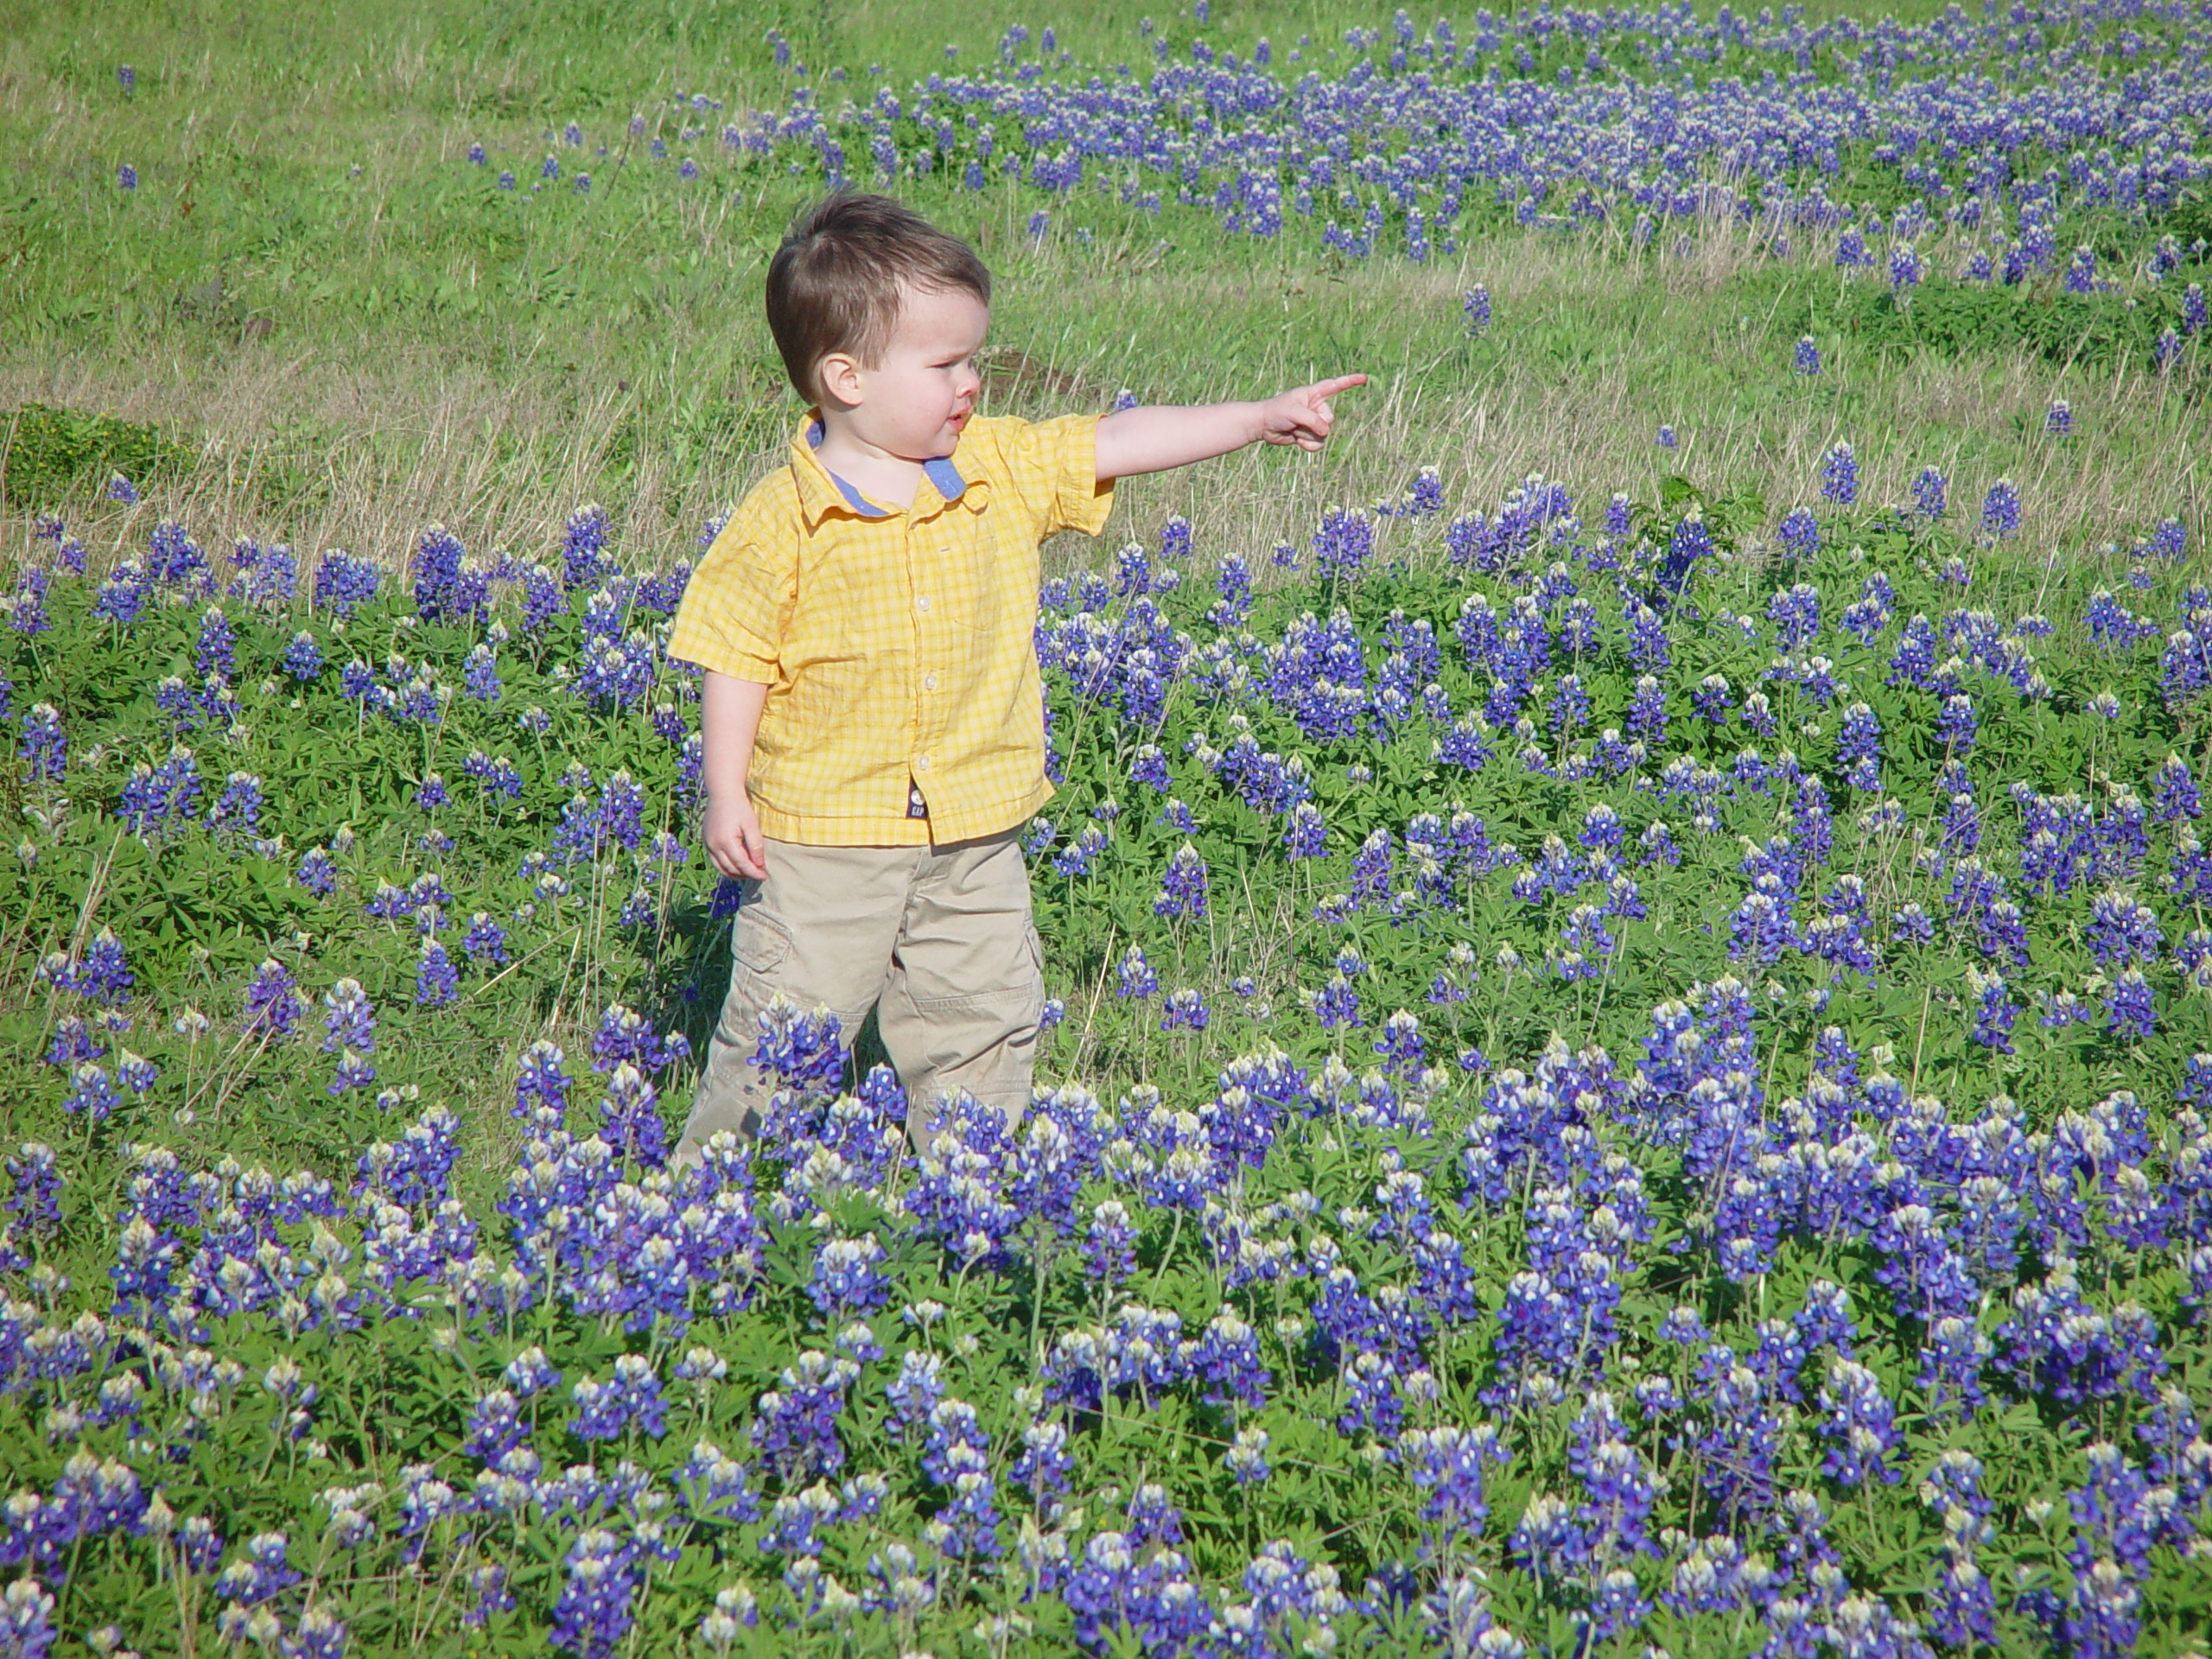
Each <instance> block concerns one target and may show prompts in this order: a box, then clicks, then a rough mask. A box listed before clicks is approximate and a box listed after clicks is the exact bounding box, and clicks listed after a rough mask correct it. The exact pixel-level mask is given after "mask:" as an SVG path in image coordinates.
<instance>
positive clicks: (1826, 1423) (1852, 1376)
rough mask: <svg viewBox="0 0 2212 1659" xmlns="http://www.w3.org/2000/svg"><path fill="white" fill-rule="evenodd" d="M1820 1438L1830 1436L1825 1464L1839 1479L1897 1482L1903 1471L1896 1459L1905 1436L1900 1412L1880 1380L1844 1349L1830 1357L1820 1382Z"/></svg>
mask: <svg viewBox="0 0 2212 1659" xmlns="http://www.w3.org/2000/svg"><path fill="white" fill-rule="evenodd" d="M1820 1406H1821V1412H1822V1414H1823V1416H1822V1420H1821V1438H1822V1439H1823V1440H1825V1441H1827V1451H1826V1452H1824V1453H1823V1455H1822V1459H1821V1468H1822V1470H1823V1471H1825V1472H1826V1473H1827V1475H1828V1477H1829V1478H1831V1479H1833V1480H1834V1481H1835V1482H1836V1483H1837V1484H1839V1485H1842V1486H1857V1485H1859V1484H1862V1483H1864V1482H1865V1481H1866V1480H1868V1479H1876V1480H1879V1481H1882V1482H1884V1483H1885V1484H1891V1485H1894V1484H1896V1483H1897V1480H1898V1478H1900V1473H1901V1471H1899V1470H1898V1469H1897V1466H1896V1465H1895V1463H1894V1461H1893V1459H1894V1458H1895V1457H1896V1454H1897V1450H1898V1448H1899V1447H1900V1446H1901V1445H1902V1444H1903V1442H1904V1436H1903V1435H1902V1434H1900V1433H1898V1432H1897V1412H1896V1408H1895V1407H1893V1406H1892V1405H1891V1402H1890V1401H1889V1399H1888V1397H1887V1396H1885V1395H1884V1394H1883V1392H1882V1385H1881V1381H1880V1379H1879V1378H1878V1377H1877V1376H1875V1375H1874V1373H1873V1372H1872V1371H1870V1370H1867V1369H1866V1367H1865V1366H1864V1365H1861V1364H1859V1363H1857V1362H1856V1361H1853V1360H1849V1359H1846V1358H1844V1357H1841V1356H1840V1355H1839V1356H1837V1357H1834V1358H1832V1359H1831V1360H1830V1361H1829V1362H1828V1376H1827V1382H1826V1383H1823V1384H1822V1385H1821V1395H1820Z"/></svg>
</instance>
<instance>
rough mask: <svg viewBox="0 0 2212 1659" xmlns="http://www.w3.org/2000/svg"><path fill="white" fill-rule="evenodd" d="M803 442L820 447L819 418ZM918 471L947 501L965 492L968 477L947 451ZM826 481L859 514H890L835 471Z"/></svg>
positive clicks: (825, 470)
mask: <svg viewBox="0 0 2212 1659" xmlns="http://www.w3.org/2000/svg"><path fill="white" fill-rule="evenodd" d="M806 444H807V448H810V449H819V448H821V447H822V423H821V422H820V421H818V420H817V421H815V422H813V423H811V424H810V425H809V426H808V427H807V429H806ZM822 470H823V471H824V472H825V473H827V472H829V468H828V467H823V469H822ZM922 471H923V472H924V473H925V474H927V475H928V477H929V480H930V482H931V484H933V485H935V486H937V493H938V494H939V495H941V496H943V497H944V499H945V500H946V501H947V502H953V501H957V500H958V499H960V498H961V497H962V496H963V495H965V494H966V493H968V480H966V479H964V478H963V477H961V476H960V473H959V469H958V468H957V467H954V466H953V464H952V457H951V456H950V455H932V456H931V458H930V459H929V460H927V461H924V462H923V463H922ZM829 481H830V482H831V483H832V484H835V485H836V486H837V491H838V493H839V494H841V495H842V496H843V497H844V498H845V505H848V506H849V507H850V508H852V510H853V511H854V512H857V513H858V514H860V516H861V518H891V517H893V514H894V512H895V509H893V508H891V507H883V506H878V505H876V504H875V503H874V502H873V501H871V500H869V499H868V498H867V497H866V496H864V495H862V494H861V493H860V492H859V491H858V490H856V489H855V488H854V487H853V486H851V485H850V484H849V483H847V482H846V481H845V480H843V479H842V478H840V477H838V476H837V474H835V473H829Z"/></svg>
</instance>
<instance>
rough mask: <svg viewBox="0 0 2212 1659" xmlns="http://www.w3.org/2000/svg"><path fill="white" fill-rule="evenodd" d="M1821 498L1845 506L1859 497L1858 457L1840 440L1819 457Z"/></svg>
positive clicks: (1849, 446) (1847, 444)
mask: <svg viewBox="0 0 2212 1659" xmlns="http://www.w3.org/2000/svg"><path fill="white" fill-rule="evenodd" d="M1821 499H1823V500H1827V501H1835V502H1840V503H1841V504H1842V505H1846V506H1848V505H1851V503H1853V502H1854V501H1856V500H1857V499H1859V459H1858V457H1857V456H1856V455H1854V454H1853V453H1852V448H1851V445H1850V444H1849V443H1847V442H1843V441H1841V440H1839V441H1838V442H1836V443H1834V445H1832V446H1831V447H1830V448H1829V449H1828V451H1827V454H1823V455H1822V456H1821Z"/></svg>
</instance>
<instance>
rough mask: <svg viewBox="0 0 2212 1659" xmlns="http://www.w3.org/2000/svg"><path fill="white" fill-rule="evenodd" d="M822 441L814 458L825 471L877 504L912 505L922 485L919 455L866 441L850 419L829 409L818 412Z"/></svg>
mask: <svg viewBox="0 0 2212 1659" xmlns="http://www.w3.org/2000/svg"><path fill="white" fill-rule="evenodd" d="M820 416H821V421H822V442H820V443H818V444H817V445H816V446H815V448H814V458H815V459H816V460H817V461H820V462H821V463H822V466H823V470H824V471H825V472H829V473H833V474H836V476H837V477H839V478H842V479H843V480H845V482H847V483H848V484H849V485H851V486H853V487H854V488H855V489H856V490H858V491H859V492H860V493H861V494H862V495H864V496H866V497H867V498H868V499H869V500H871V501H873V502H874V503H876V504H877V505H879V506H886V507H895V508H898V509H899V510H900V511H904V510H905V509H906V508H907V507H910V506H912V505H913V504H914V492H915V491H916V490H918V488H920V487H921V482H922V462H921V460H920V459H919V458H913V457H908V456H906V455H896V454H892V453H891V452H890V451H889V450H887V449H885V448H882V447H881V446H880V445H878V444H873V443H870V442H868V441H867V440H866V439H865V438H863V437H861V435H859V434H858V433H856V432H855V431H854V430H853V429H852V425H851V423H850V422H849V421H848V420H846V419H845V418H844V417H842V416H839V415H837V414H836V413H835V412H834V411H832V410H827V409H825V410H822V411H821V412H820Z"/></svg>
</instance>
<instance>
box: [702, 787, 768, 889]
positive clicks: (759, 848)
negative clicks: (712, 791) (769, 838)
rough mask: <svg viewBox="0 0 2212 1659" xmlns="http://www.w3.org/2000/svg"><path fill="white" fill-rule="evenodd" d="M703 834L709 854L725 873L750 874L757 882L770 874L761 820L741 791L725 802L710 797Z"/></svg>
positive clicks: (716, 797)
mask: <svg viewBox="0 0 2212 1659" xmlns="http://www.w3.org/2000/svg"><path fill="white" fill-rule="evenodd" d="M704 834H705V837H706V842H707V856H708V858H709V859H710V860H712V861H713V862H714V866H715V868H716V869H718V870H720V871H721V873H722V874H724V875H745V876H751V877H752V878H753V880H756V881H758V880H760V879H761V878H762V877H764V876H766V874H768V849H767V846H766V843H765V842H763V841H762V840H761V838H760V817H758V816H757V815H756V814H755V813H754V812H753V803H752V802H751V801H750V800H748V799H747V798H746V796H745V794H744V792H743V791H739V792H738V794H737V795H736V797H735V798H733V799H730V800H728V801H724V800H723V798H721V797H720V796H709V798H708V800H707V819H706V826H705V829H704Z"/></svg>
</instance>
